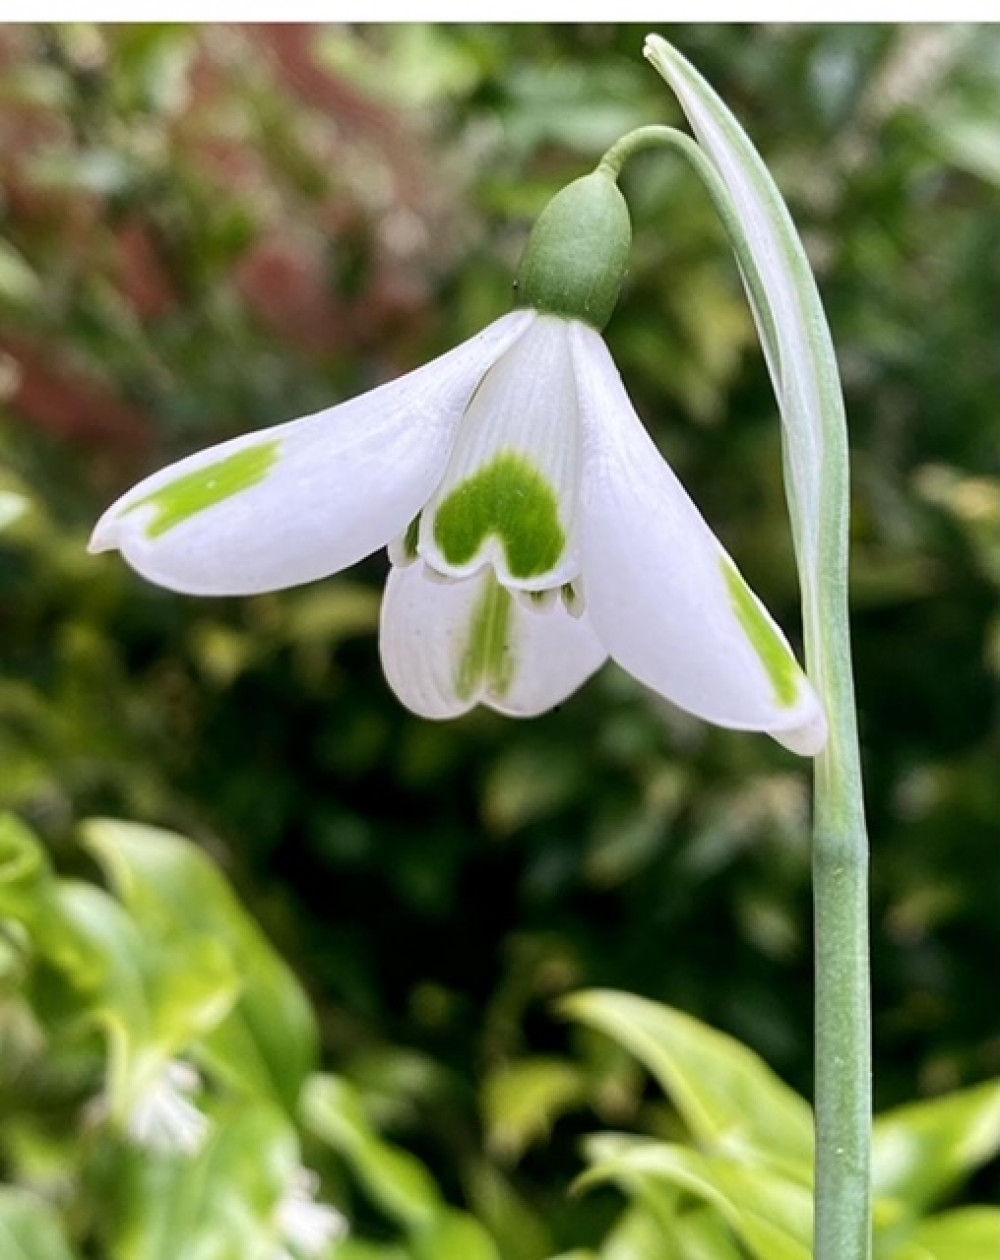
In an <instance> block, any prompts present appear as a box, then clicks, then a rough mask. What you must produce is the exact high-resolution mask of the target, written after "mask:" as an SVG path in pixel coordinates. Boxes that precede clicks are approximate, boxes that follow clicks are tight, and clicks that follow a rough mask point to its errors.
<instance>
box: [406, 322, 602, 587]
mask: <svg viewBox="0 0 1000 1260" xmlns="http://www.w3.org/2000/svg"><path fill="white" fill-rule="evenodd" d="M579 470H580V439H579V424H578V417H577V397H576V385H575V381H574V377H573V365H572V358H571V352H570V348H569V324H568V323H567V322H566V321H565V320H561V319H557V318H555V317H550V316H539V317H538V318H537V319H536V321H535V323H534V324H533V325H532V326H531V328H530V329H529V330H528V332H527V333H526V334H525V335H524V336H523V337H522V338H521V339H520V341H518V342H517V343H516V344H515V345H514V346H512V347H511V349H510V350H509V351H508V352H506V353H505V354H504V355H503V356H502V357H501V358H500V359H499V360H498V361H497V363H496V364H495V365H494V366H493V367H492V368H491V369H490V371H489V372H487V374H486V376H485V377H484V379H483V382H482V384H481V385H480V387H479V389H478V390H477V391H476V394H475V396H474V398H473V399H472V402H471V403H470V404H469V407H468V410H467V411H466V413H465V415H464V417H463V418H462V423H461V426H460V428H459V433H458V438H457V440H456V443H455V447H454V450H453V451H452V455H451V459H450V461H449V464H448V467H447V469H446V471H445V475H444V477H443V479H442V481H441V484H440V485H439V486H438V488H437V490H436V492H435V494H434V495H433V497H432V498H431V500H430V502H429V503H428V505H427V508H426V509H425V511H424V513H423V516H422V518H421V525H420V538H419V550H420V554H421V555H422V556H423V557H424V558H425V559H426V560H428V561H429V562H430V563H431V564H432V565H433V566H434V567H435V568H436V569H438V570H439V571H440V572H442V573H446V574H448V575H450V576H452V577H466V576H468V575H470V574H472V573H475V572H476V571H478V570H479V569H481V568H482V567H483V565H485V564H487V563H489V564H492V565H493V567H494V569H495V570H496V573H497V576H498V578H499V579H500V581H501V582H502V583H503V584H505V585H507V586H511V587H515V588H520V589H523V590H545V589H547V588H549V587H553V586H561V585H563V584H564V583H565V582H568V581H570V580H572V578H574V577H575V576H576V575H577V574H578V572H579V563H578V560H577V554H576V546H575V537H574V535H575V524H576V506H577V496H578V486H579Z"/></svg>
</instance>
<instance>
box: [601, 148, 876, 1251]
mask: <svg viewBox="0 0 1000 1260" xmlns="http://www.w3.org/2000/svg"><path fill="white" fill-rule="evenodd" d="M653 147H658V148H661V147H665V148H670V149H673V150H674V151H675V152H677V153H679V154H680V155H681V156H682V157H684V158H685V159H686V160H687V161H688V162H689V163H690V165H691V166H692V167H693V168H694V170H695V172H696V173H697V175H698V176H699V178H700V179H701V180H702V182H703V184H704V185H705V188H706V190H707V192H708V194H709V196H710V198H711V200H712V203H713V205H714V208H715V210H716V212H717V213H718V214H719V216H720V218H721V219H722V222H723V225H724V227H725V229H726V232H727V234H728V236H729V240H730V244H731V245H732V248H733V251H734V253H735V255H736V259H737V262H738V264H739V269H740V273H741V275H742V278H743V281H744V284H745V285H746V287H747V289H748V291H749V294H750V297H751V304H752V306H753V309H754V314H755V316H756V317H757V320H758V324H759V331H760V334H761V340H762V342H763V343H764V347H765V351H766V352H768V351H769V367H770V368H771V370H772V376H775V377H776V380H775V387H776V389H777V390H778V392H779V401H781V402H782V404H783V407H784V405H785V404H786V402H787V400H785V399H782V398H781V385H782V376H783V374H782V371H781V356H780V353H779V351H780V348H781V339H780V337H779V332H780V330H779V329H778V328H777V327H776V320H777V318H778V317H779V316H778V315H776V313H775V309H774V307H773V304H772V301H771V298H770V296H769V293H768V289H767V285H766V282H765V278H764V275H763V266H764V262H763V260H760V259H758V257H757V256H756V254H755V251H754V249H753V246H752V244H751V241H750V239H749V235H748V233H747V231H746V229H745V227H744V225H743V223H742V222H741V220H740V217H739V214H738V212H737V210H736V207H735V205H734V202H733V198H732V196H731V194H730V190H729V188H728V187H727V184H726V182H725V181H724V179H723V176H722V174H721V173H720V171H719V168H718V167H717V166H716V165H715V163H714V162H713V161H712V160H711V159H710V158H709V156H708V155H707V154H706V152H705V151H704V150H703V149H702V148H701V147H700V146H699V145H698V144H696V143H695V142H694V141H693V140H692V139H691V138H690V137H689V136H687V135H685V134H684V133H683V132H679V131H676V130H674V129H673V128H670V127H660V126H652V127H640V128H638V129H637V130H635V131H632V132H629V134H628V135H626V136H624V137H622V139H620V140H619V141H617V142H616V143H615V144H614V145H612V147H611V148H610V149H609V150H608V151H607V153H605V155H604V157H603V158H602V159H601V161H600V163H599V165H598V170H602V171H604V172H605V173H607V174H608V175H609V176H611V177H612V178H614V179H617V178H618V175H619V174H620V173H621V169H622V167H623V165H624V163H625V161H626V160H627V159H628V158H630V157H631V156H633V155H634V154H635V153H638V152H640V151H642V150H644V149H648V148H653ZM775 196H777V194H776V193H775ZM783 230H786V232H787V233H788V234H790V235H791V238H792V239H791V240H789V237H788V235H785V237H784V238H783V239H782V240H781V245H782V246H783V247H784V249H785V251H786V254H787V258H788V260H789V267H790V268H791V271H792V273H793V276H794V283H795V285H796V286H797V290H798V296H799V297H801V296H802V294H803V293H805V294H806V300H805V301H804V302H803V303H802V304H801V305H802V307H803V309H804V310H805V311H806V312H807V315H806V317H804V322H807V323H808V326H807V327H806V328H805V333H804V336H805V340H806V343H807V345H808V349H809V353H810V356H811V363H812V370H813V372H814V378H815V382H814V383H815V388H816V391H817V394H818V395H819V397H820V398H821V400H822V403H821V407H820V411H821V426H820V430H819V432H817V433H811V434H810V435H809V441H808V444H809V445H811V446H812V448H813V450H814V451H815V452H818V453H816V454H814V456H813V461H814V465H815V466H816V467H814V468H811V469H810V470H809V471H810V474H811V473H812V472H814V471H816V468H817V467H818V472H817V475H816V476H815V479H814V483H813V482H811V483H810V484H809V486H808V487H806V488H804V484H805V482H804V478H803V476H802V472H803V470H802V466H801V465H800V464H797V462H796V460H795V459H794V458H793V459H788V458H787V455H788V446H787V445H786V468H785V485H786V493H787V496H788V500H789V508H790V514H791V520H792V531H793V537H794V540H795V551H796V560H797V564H798V571H799V583H800V587H801V591H802V606H803V613H802V616H803V632H804V638H805V647H806V665H807V671H808V673H809V676H810V678H811V680H812V683H813V685H814V686H815V687H816V689H817V691H818V692H819V694H820V696H821V698H822V700H823V704H824V707H825V709H826V715H827V721H828V723H829V727H830V736H829V741H828V743H827V745H826V747H825V748H824V749H823V751H822V753H821V754H820V755H819V757H818V758H817V759H816V767H815V783H814V810H813V901H814V932H815V938H814V948H815V975H816V1003H815V1115H816V1155H815V1161H816V1162H815V1182H814V1184H815V1227H814V1244H815V1249H814V1255H815V1260H868V1257H869V1256H870V1254H871V1189H870V1158H871V1157H870V1149H871V998H870V987H869V964H868V840H867V833H866V829H865V820H864V809H863V803H862V783H861V769H860V757H859V753H858V739H857V729H856V717H855V705H854V687H853V680H852V674H851V652H850V629H849V622H848V605H847V562H848V461H847V431H846V423H845V420H844V414H843V404H842V401H841V397H840V383H839V380H838V379H837V375H836V365H835V361H834V359H833V354H832V349H831V348H830V346H829V342H828V337H829V333H828V330H827V327H826V321H825V316H824V315H823V312H822V307H821V305H820V303H819V298H818V295H816V293H815V285H814V281H813V278H812V275H811V272H810V271H809V268H808V263H807V260H806V259H805V255H804V253H803V251H802V248H801V245H800V243H799V242H798V239H797V237H796V236H795V234H794V229H792V228H791V224H790V222H789V223H788V225H787V229H783ZM783 317H784V318H785V319H786V320H787V319H788V318H794V317H789V315H788V313H787V311H785V312H783ZM776 348H777V349H776ZM772 359H776V360H777V362H772V361H771V360H772ZM784 419H785V421H786V425H788V424H789V423H790V417H789V416H788V415H785V416H784ZM807 504H808V505H809V508H808V510H807V506H806V505H807Z"/></svg>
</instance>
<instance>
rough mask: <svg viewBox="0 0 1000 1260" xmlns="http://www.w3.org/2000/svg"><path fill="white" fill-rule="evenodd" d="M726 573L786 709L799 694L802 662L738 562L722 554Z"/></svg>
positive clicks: (733, 597)
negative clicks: (745, 576) (775, 624)
mask: <svg viewBox="0 0 1000 1260" xmlns="http://www.w3.org/2000/svg"><path fill="white" fill-rule="evenodd" d="M722 575H723V577H724V578H725V579H726V588H727V589H728V591H729V598H730V599H731V600H732V603H733V608H734V609H735V610H736V616H737V617H738V618H739V621H740V625H741V626H742V627H743V629H744V630H745V631H746V635H747V638H748V639H749V640H750V642H751V643H752V644H753V646H754V648H755V649H756V652H757V655H758V657H759V658H760V662H761V664H762V665H763V666H764V668H765V670H767V676H768V678H770V680H771V685H772V686H773V687H774V695H775V698H776V700H777V702H778V704H779V705H780V706H781V707H782V708H783V709H789V708H791V707H792V705H793V704H795V702H796V701H797V700H798V698H799V683H800V680H801V678H802V671H801V669H799V663H798V661H797V660H796V659H795V657H794V656H793V655H792V653H791V652H790V651H789V649H788V645H787V644H786V643H785V642H783V640H782V639H781V638H780V637H779V635H778V634H777V633H776V632H775V629H774V626H773V625H772V624H771V622H770V620H769V619H768V616H767V613H766V612H765V611H764V606H763V604H761V602H760V600H759V599H758V598H757V596H756V595H755V594H754V593H753V591H752V590H751V589H750V587H749V586H747V584H746V582H745V581H744V579H743V575H742V574H741V573H740V571H739V569H737V567H736V565H735V564H733V562H732V561H731V560H730V559H729V558H728V557H727V556H724V557H723V558H722Z"/></svg>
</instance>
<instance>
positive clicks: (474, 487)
mask: <svg viewBox="0 0 1000 1260" xmlns="http://www.w3.org/2000/svg"><path fill="white" fill-rule="evenodd" d="M491 537H494V538H499V539H500V541H501V543H502V544H503V549H504V555H505V556H506V558H507V568H508V570H509V572H510V576H511V577H512V578H532V577H540V576H541V575H542V574H544V573H547V572H548V571H549V570H550V569H553V568H554V567H555V565H556V564H557V563H558V561H559V558H560V557H561V555H562V553H563V551H564V550H565V547H566V535H565V534H564V533H563V530H562V527H561V525H560V524H559V501H558V499H557V497H556V493H555V491H554V490H553V488H552V486H551V485H550V484H549V482H548V481H546V479H545V477H544V476H542V474H541V473H540V472H538V471H537V469H535V468H533V467H532V465H531V464H530V463H529V462H528V460H526V459H525V458H524V457H523V456H522V455H518V454H515V453H514V452H512V451H509V452H505V453H504V454H502V455H498V456H497V458H496V459H495V460H493V462H492V463H491V464H487V465H486V467H484V468H482V469H480V471H479V472H477V473H476V474H475V475H474V476H472V477H470V478H469V479H468V480H467V481H463V482H462V484H461V485H459V486H458V487H456V489H454V490H453V491H452V492H451V494H449V495H448V497H447V498H446V499H445V500H444V502H443V503H442V504H441V506H440V507H439V508H438V510H437V515H436V517H435V519H434V541H435V542H436V543H437V545H438V546H439V547H440V548H441V553H442V555H443V556H444V558H445V560H447V561H448V563H449V564H454V565H464V564H468V562H469V561H470V560H473V559H474V558H475V557H476V555H477V554H478V552H479V550H480V548H481V547H482V545H483V542H484V541H485V540H486V539H487V538H491Z"/></svg>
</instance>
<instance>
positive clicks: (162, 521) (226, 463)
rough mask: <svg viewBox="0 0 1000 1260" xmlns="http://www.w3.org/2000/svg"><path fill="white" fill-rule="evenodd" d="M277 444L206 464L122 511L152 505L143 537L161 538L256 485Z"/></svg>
mask: <svg viewBox="0 0 1000 1260" xmlns="http://www.w3.org/2000/svg"><path fill="white" fill-rule="evenodd" d="M280 445H281V443H280V442H278V441H272V442H261V443H259V444H258V445H257V446H249V447H246V448H244V449H243V450H241V451H236V452H235V453H234V454H232V455H228V456H226V458H225V459H220V460H219V461H218V463H215V464H207V465H206V466H205V467H204V468H198V469H196V470H195V471H194V472H190V473H186V474H185V475H184V476H182V477H178V478H177V480H176V481H171V482H169V484H167V485H165V486H161V487H160V488H159V490H154V491H153V493H152V494H150V495H147V496H146V498H144V499H139V501H138V502H136V503H132V504H130V505H129V507H128V508H126V509H125V511H126V512H134V511H135V510H136V508H141V507H145V506H146V505H147V504H153V506H155V508H156V515H155V516H153V517H152V518H151V519H150V521H149V523H148V524H147V526H146V536H147V537H148V538H160V537H161V536H162V535H163V534H165V533H167V532H168V530H171V529H173V528H174V527H175V526H176V525H182V524H183V523H184V522H185V521H187V520H190V519H191V517H192V516H197V515H198V513H199V512H204V511H205V510H206V509H207V508H210V507H215V506H216V504H218V503H222V502H224V501H225V500H226V499H231V498H232V497H233V495H236V494H242V492H243V491H244V490H249V489H250V488H251V487H252V486H256V485H259V484H260V482H262V481H263V480H264V478H265V477H266V476H267V475H268V473H269V472H270V471H271V469H272V468H273V467H274V464H275V462H276V460H277V458H278V449H279V447H280Z"/></svg>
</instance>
